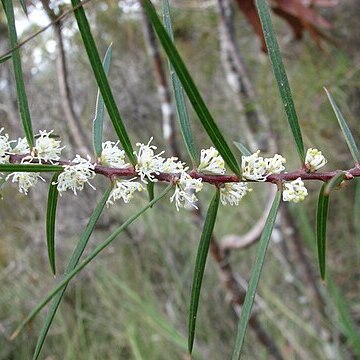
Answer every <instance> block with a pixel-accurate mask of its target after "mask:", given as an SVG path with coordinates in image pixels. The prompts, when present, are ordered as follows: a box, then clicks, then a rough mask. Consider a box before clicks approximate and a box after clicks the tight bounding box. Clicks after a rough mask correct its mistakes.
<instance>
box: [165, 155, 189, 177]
mask: <svg viewBox="0 0 360 360" xmlns="http://www.w3.org/2000/svg"><path fill="white" fill-rule="evenodd" d="M184 165H185V163H182V162H181V161H178V158H177V157H175V156H172V157H170V158H167V159H166V160H165V162H164V163H163V164H162V168H161V172H165V173H168V174H178V173H181V172H183V171H186V170H187V168H184Z"/></svg>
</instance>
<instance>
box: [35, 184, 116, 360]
mask: <svg viewBox="0 0 360 360" xmlns="http://www.w3.org/2000/svg"><path fill="white" fill-rule="evenodd" d="M110 191H111V187H109V188H108V189H107V190H106V191H105V193H104V195H103V196H102V198H101V200H100V201H99V203H98V205H97V206H96V208H95V210H94V212H93V213H92V214H91V216H90V219H89V222H88V223H87V225H86V227H85V229H84V231H83V233H82V234H81V236H80V239H79V241H78V243H77V245H76V247H75V249H74V251H73V253H72V255H71V258H70V260H69V263H68V265H67V267H66V269H65V272H64V277H66V275H67V274H68V273H70V272H71V271H72V270H73V269H74V268H75V267H76V265H77V264H78V262H79V260H80V257H81V255H82V254H83V252H84V250H85V247H86V245H87V243H88V241H89V238H90V236H91V234H92V233H93V231H94V228H95V225H96V223H97V221H98V219H99V217H100V215H101V213H102V212H103V210H104V206H105V204H106V201H107V199H108V198H109V195H110ZM66 287H67V284H66V285H65V286H64V287H63V288H62V289H61V292H59V293H58V294H57V295H56V297H55V298H54V300H53V301H52V303H51V306H50V308H49V311H48V313H47V315H46V319H45V322H44V324H43V326H42V329H41V331H40V334H39V337H38V340H37V343H36V348H35V352H34V355H33V360H35V359H37V358H38V357H39V355H40V352H41V349H42V347H43V345H44V342H45V339H46V336H47V334H48V331H49V329H50V326H51V324H52V322H53V320H54V317H55V314H56V311H57V309H58V307H59V305H60V302H61V299H62V297H63V295H64V293H65V291H66Z"/></svg>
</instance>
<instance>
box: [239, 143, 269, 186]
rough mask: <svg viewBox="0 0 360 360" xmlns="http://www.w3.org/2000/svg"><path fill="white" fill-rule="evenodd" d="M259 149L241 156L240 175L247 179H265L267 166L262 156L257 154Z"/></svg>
mask: <svg viewBox="0 0 360 360" xmlns="http://www.w3.org/2000/svg"><path fill="white" fill-rule="evenodd" d="M259 153H260V150H258V151H257V152H256V153H254V154H252V155H250V156H242V158H241V167H242V176H243V177H244V178H245V179H248V180H257V181H265V180H266V171H267V166H266V162H265V160H264V158H263V157H261V156H259Z"/></svg>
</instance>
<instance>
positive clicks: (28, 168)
mask: <svg viewBox="0 0 360 360" xmlns="http://www.w3.org/2000/svg"><path fill="white" fill-rule="evenodd" d="M63 170H64V168H63V167H62V166H60V165H45V164H42V165H40V164H39V165H37V164H31V165H27V164H0V172H59V171H63Z"/></svg>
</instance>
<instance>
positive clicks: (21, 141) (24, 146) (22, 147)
mask: <svg viewBox="0 0 360 360" xmlns="http://www.w3.org/2000/svg"><path fill="white" fill-rule="evenodd" d="M11 153H12V154H16V155H26V154H29V153H30V148H29V144H28V142H27V140H26V138H18V140H17V144H16V145H15V147H14V148H13V149H11Z"/></svg>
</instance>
